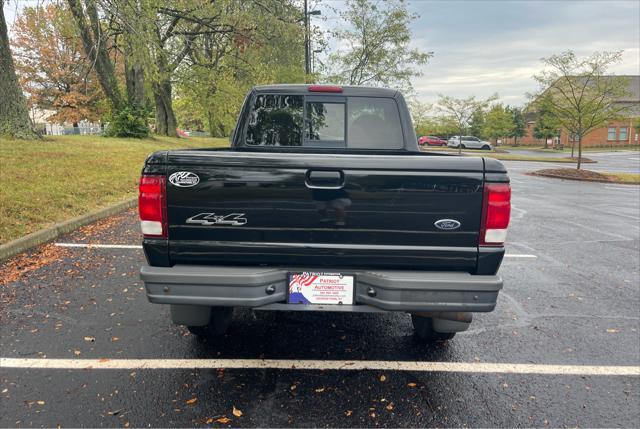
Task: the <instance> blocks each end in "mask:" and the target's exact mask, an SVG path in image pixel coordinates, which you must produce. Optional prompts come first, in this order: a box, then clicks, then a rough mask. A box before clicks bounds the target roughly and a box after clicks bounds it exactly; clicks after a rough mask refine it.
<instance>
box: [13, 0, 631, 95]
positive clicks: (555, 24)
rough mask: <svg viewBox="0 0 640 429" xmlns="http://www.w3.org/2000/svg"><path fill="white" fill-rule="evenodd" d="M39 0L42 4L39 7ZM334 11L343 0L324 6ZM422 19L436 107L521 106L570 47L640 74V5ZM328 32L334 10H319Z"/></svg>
mask: <svg viewBox="0 0 640 429" xmlns="http://www.w3.org/2000/svg"><path fill="white" fill-rule="evenodd" d="M42 1H43V0H40V2H42ZM37 3H38V0H18V1H16V0H11V1H10V2H9V5H7V6H5V14H6V17H7V21H8V23H9V26H11V22H12V21H13V19H14V15H15V11H16V8H17V9H20V8H21V7H22V6H23V5H24V4H30V5H34V4H37ZM322 3H324V4H327V5H329V6H332V7H333V8H334V9H338V10H339V9H340V8H342V7H343V6H344V2H341V1H326V0H325V1H324V2H322ZM408 4H409V8H410V9H411V10H412V11H414V12H416V13H418V14H419V15H420V18H419V19H417V20H416V21H414V23H413V25H412V28H411V30H412V33H413V41H412V43H413V45H414V46H416V47H419V48H420V49H422V50H424V51H433V52H434V56H433V58H432V59H431V60H430V61H429V64H427V65H426V66H425V67H424V68H423V72H424V75H423V76H422V77H420V78H418V79H416V80H415V82H414V88H415V89H416V91H417V95H418V98H419V99H421V100H423V101H426V102H433V101H435V99H436V98H437V95H438V94H439V93H442V94H446V95H452V96H455V97H467V96H469V95H472V94H473V95H476V96H478V97H487V96H490V95H492V94H494V93H496V92H497V93H498V94H499V96H500V98H501V100H502V101H504V102H505V103H509V104H522V103H524V102H525V100H526V98H525V93H527V92H533V91H535V90H536V83H535V82H534V80H533V79H532V77H531V76H532V75H533V74H534V73H536V72H537V71H539V70H540V67H541V63H540V58H541V57H545V56H549V55H552V54H555V53H560V52H562V51H564V50H567V49H572V50H574V51H575V52H576V53H577V54H578V55H588V54H590V53H592V52H594V51H596V50H618V49H623V50H624V60H623V62H622V63H620V64H618V65H617V66H615V67H614V68H613V69H612V70H613V71H614V72H615V73H616V74H636V75H637V74H640V1H639V0H628V1H614V0H607V1H578V0H563V1H562V0H558V1H553V0H543V1H525V0H521V1H518V0H501V1H481V0H476V1H445V0H441V1H426V0H423V1H415V0H414V1H409V2H408ZM320 9H322V13H323V16H324V17H325V18H326V21H324V22H322V21H319V20H318V19H317V18H315V17H314V18H313V20H314V21H313V22H314V23H320V24H321V25H322V27H325V28H331V27H333V26H335V25H336V24H337V23H338V22H339V20H338V19H337V17H336V14H335V12H332V11H330V10H329V8H327V7H322V6H321V7H320Z"/></svg>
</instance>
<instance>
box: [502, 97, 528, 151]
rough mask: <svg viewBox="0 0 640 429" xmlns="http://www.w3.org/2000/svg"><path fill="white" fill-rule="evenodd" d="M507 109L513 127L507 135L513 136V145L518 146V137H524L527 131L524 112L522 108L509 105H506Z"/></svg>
mask: <svg viewBox="0 0 640 429" xmlns="http://www.w3.org/2000/svg"><path fill="white" fill-rule="evenodd" d="M507 111H508V112H510V113H511V118H512V120H513V127H512V128H511V131H510V132H509V134H508V137H512V138H513V145H514V146H518V137H524V136H525V135H526V133H527V129H526V127H527V124H526V122H525V118H524V113H523V112H522V109H519V108H518V107H509V106H507Z"/></svg>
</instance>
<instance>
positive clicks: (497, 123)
mask: <svg viewBox="0 0 640 429" xmlns="http://www.w3.org/2000/svg"><path fill="white" fill-rule="evenodd" d="M513 127H514V122H513V116H512V115H511V112H509V111H508V110H507V109H505V108H504V106H503V105H502V104H500V103H498V104H495V105H493V107H491V109H490V110H489V112H488V113H487V115H486V123H485V126H484V134H485V135H486V136H487V137H489V138H493V139H494V140H495V142H496V144H497V143H498V139H501V138H504V137H506V136H508V135H509V134H510V133H511V131H512V130H513Z"/></svg>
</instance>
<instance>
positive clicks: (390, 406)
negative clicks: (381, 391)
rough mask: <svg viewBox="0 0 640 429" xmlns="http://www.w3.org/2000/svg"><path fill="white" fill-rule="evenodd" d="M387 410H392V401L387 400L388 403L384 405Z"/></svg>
mask: <svg viewBox="0 0 640 429" xmlns="http://www.w3.org/2000/svg"><path fill="white" fill-rule="evenodd" d="M385 408H386V409H387V411H393V402H389V405H387V406H386V407H385Z"/></svg>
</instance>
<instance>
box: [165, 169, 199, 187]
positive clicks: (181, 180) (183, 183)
mask: <svg viewBox="0 0 640 429" xmlns="http://www.w3.org/2000/svg"><path fill="white" fill-rule="evenodd" d="M169 182H171V184H172V185H174V186H179V187H181V188H188V187H191V186H196V185H197V184H198V183H200V178H199V177H198V175H197V174H195V173H192V172H190V171H176V172H175V173H173V174H172V175H171V176H169Z"/></svg>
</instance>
